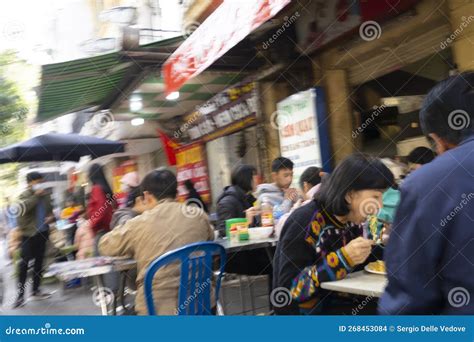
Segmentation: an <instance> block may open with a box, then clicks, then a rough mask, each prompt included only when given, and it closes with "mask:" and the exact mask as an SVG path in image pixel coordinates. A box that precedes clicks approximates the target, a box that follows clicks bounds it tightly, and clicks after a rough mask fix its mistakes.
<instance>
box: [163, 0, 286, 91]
mask: <svg viewBox="0 0 474 342" xmlns="http://www.w3.org/2000/svg"><path fill="white" fill-rule="evenodd" d="M290 2H291V0H251V1H235V0H225V1H224V2H223V3H222V4H221V5H220V6H219V7H218V8H217V9H216V10H215V11H214V12H213V13H212V14H211V15H210V16H209V17H208V18H207V19H206V20H205V21H204V22H203V23H202V24H201V25H200V26H199V27H198V28H197V29H196V31H194V32H193V34H191V35H190V36H189V38H188V39H186V40H185V41H184V42H183V44H181V46H180V47H179V48H178V49H177V50H176V51H175V52H174V53H173V54H172V55H171V56H170V57H169V58H168V60H167V61H166V62H165V63H164V64H163V69H162V72H163V77H164V81H165V90H166V93H167V94H169V93H171V92H173V91H177V90H179V88H180V87H181V86H182V85H183V84H184V83H185V82H186V81H188V80H189V79H191V78H192V77H194V76H196V75H198V74H200V73H201V72H202V71H204V70H205V69H206V68H207V67H209V66H210V65H211V64H212V63H214V62H215V61H216V60H217V59H218V58H220V57H221V56H222V55H224V54H225V53H226V52H227V51H229V50H230V49H231V48H232V47H233V46H235V45H237V43H239V42H240V41H241V40H242V39H244V38H245V37H246V36H247V35H248V34H249V33H250V32H252V31H253V30H254V29H256V28H257V27H259V26H260V25H261V24H263V23H264V22H266V21H267V20H269V19H271V18H272V17H274V16H275V15H276V14H277V13H278V12H279V11H280V10H281V9H282V8H283V7H285V6H286V5H287V4H289V3H290Z"/></svg>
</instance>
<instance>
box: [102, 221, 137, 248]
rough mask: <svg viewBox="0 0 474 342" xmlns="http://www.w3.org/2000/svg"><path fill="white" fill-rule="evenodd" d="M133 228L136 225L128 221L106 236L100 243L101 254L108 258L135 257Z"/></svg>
mask: <svg viewBox="0 0 474 342" xmlns="http://www.w3.org/2000/svg"><path fill="white" fill-rule="evenodd" d="M133 227H134V224H133V223H131V222H130V221H128V222H127V223H125V224H124V225H123V226H120V227H118V228H116V229H114V230H112V231H110V232H109V233H107V234H105V235H104V236H103V237H102V238H101V239H100V241H99V253H100V254H101V255H106V256H128V257H133V254H134V251H133V243H132V238H133V232H132V230H133Z"/></svg>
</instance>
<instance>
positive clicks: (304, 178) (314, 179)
mask: <svg viewBox="0 0 474 342" xmlns="http://www.w3.org/2000/svg"><path fill="white" fill-rule="evenodd" d="M320 172H321V169H320V168H319V167H316V166H310V167H308V168H307V169H306V170H304V171H303V173H302V174H301V176H300V187H301V189H303V183H304V182H306V183H308V184H311V186H315V185H318V184H319V183H321V176H320V175H319V174H320Z"/></svg>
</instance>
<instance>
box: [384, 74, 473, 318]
mask: <svg viewBox="0 0 474 342" xmlns="http://www.w3.org/2000/svg"><path fill="white" fill-rule="evenodd" d="M473 86H474V73H473V72H469V73H464V74H460V75H457V76H453V77H450V78H448V79H446V80H444V81H442V82H440V83H439V84H437V85H436V86H435V87H434V88H433V89H432V90H431V91H430V93H429V94H428V95H427V97H426V99H425V101H424V103H423V106H422V109H421V112H420V123H421V127H422V129H423V132H424V134H425V135H426V136H428V137H429V139H430V140H431V141H432V142H434V144H435V145H436V152H437V153H438V156H437V157H436V158H435V159H434V160H433V161H432V162H430V163H428V164H426V165H423V166H422V167H421V168H419V169H418V170H416V171H414V172H413V173H412V174H410V175H409V176H408V177H407V179H406V180H405V181H404V182H403V184H402V187H401V201H400V206H399V207H398V210H397V213H396V217H395V221H394V224H393V230H392V233H391V235H390V240H389V242H388V246H387V248H386V251H385V259H386V265H387V273H388V286H387V288H386V290H385V293H384V294H383V296H382V298H381V300H380V302H379V313H380V314H392V315H395V314H427V315H430V314H454V315H458V314H474V88H473Z"/></svg>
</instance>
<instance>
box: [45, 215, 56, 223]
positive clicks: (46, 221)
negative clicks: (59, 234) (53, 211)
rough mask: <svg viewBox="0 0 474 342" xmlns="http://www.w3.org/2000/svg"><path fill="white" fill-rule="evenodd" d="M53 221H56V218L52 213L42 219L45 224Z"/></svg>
mask: <svg viewBox="0 0 474 342" xmlns="http://www.w3.org/2000/svg"><path fill="white" fill-rule="evenodd" d="M54 221H56V218H55V217H54V216H53V215H51V216H48V217H46V219H45V220H44V222H45V223H46V224H50V223H53V222H54Z"/></svg>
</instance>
